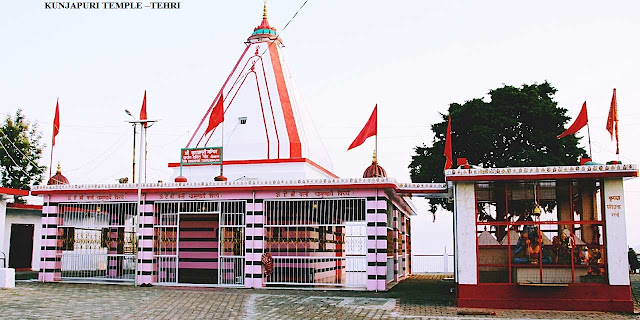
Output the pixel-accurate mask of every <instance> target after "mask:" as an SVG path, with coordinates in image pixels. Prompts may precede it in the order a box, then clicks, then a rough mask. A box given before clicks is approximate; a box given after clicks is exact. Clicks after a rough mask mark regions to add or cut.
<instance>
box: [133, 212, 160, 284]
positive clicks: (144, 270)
mask: <svg viewBox="0 0 640 320" xmlns="http://www.w3.org/2000/svg"><path fill="white" fill-rule="evenodd" d="M155 224H156V218H155V213H154V205H153V203H143V204H140V221H138V228H139V229H138V235H137V236H138V237H137V239H138V248H137V249H138V250H137V251H138V255H137V257H136V259H137V263H138V268H137V274H136V284H137V285H140V284H143V283H154V282H157V281H158V280H157V279H158V275H157V271H156V263H155V262H154V261H155V259H154V251H155V243H154V241H153V239H154V232H155V231H154V226H155Z"/></svg>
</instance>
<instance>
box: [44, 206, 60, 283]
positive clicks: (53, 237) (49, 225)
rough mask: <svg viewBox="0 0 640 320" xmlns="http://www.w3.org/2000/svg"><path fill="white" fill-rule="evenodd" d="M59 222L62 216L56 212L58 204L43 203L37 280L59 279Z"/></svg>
mask: <svg viewBox="0 0 640 320" xmlns="http://www.w3.org/2000/svg"><path fill="white" fill-rule="evenodd" d="M59 224H62V216H61V215H59V214H58V205H57V204H55V203H49V204H48V205H46V204H45V205H43V206H42V240H41V242H40V273H39V274H38V280H39V281H47V282H49V281H60V277H61V271H62V270H61V269H62V260H61V254H62V247H61V246H62V240H58V225H59Z"/></svg>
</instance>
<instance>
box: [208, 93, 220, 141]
mask: <svg viewBox="0 0 640 320" xmlns="http://www.w3.org/2000/svg"><path fill="white" fill-rule="evenodd" d="M222 121H224V100H223V99H222V95H220V99H218V103H216V106H215V107H213V110H211V116H210V117H209V125H208V126H207V130H205V131H204V134H207V133H209V131H211V130H213V129H215V128H216V127H217V126H218V125H219V124H220V123H222Z"/></svg>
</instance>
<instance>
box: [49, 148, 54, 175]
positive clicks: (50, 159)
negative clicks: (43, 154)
mask: <svg viewBox="0 0 640 320" xmlns="http://www.w3.org/2000/svg"><path fill="white" fill-rule="evenodd" d="M53 147H54V146H53V144H52V145H51V157H50V158H49V178H51V166H52V165H53Z"/></svg>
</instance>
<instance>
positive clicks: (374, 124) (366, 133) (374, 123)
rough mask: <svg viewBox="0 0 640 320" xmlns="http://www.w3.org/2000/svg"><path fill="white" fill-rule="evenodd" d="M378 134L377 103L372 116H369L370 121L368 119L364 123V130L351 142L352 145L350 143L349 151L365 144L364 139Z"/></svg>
mask: <svg viewBox="0 0 640 320" xmlns="http://www.w3.org/2000/svg"><path fill="white" fill-rule="evenodd" d="M377 134H378V105H377V104H376V106H375V108H373V112H372V113H371V116H370V117H369V121H367V124H365V125H364V128H362V130H361V131H360V133H359V134H358V136H357V137H356V139H355V140H353V142H351V145H349V149H347V151H349V150H351V149H353V148H355V147H357V146H359V145H361V144H363V143H364V141H365V140H367V138H369V137H371V136H375V135H377Z"/></svg>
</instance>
